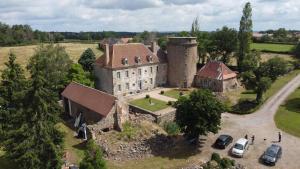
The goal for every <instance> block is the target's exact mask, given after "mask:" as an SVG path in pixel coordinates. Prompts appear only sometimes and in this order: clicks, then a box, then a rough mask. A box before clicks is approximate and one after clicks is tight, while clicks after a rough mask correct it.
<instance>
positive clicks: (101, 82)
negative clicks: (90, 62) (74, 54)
mask: <svg viewBox="0 0 300 169" xmlns="http://www.w3.org/2000/svg"><path fill="white" fill-rule="evenodd" d="M94 74H95V76H96V78H95V87H96V89H98V90H101V91H104V92H106V93H109V94H113V76H112V70H111V69H106V68H102V67H100V66H99V65H94Z"/></svg>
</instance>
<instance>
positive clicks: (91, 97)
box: [61, 82, 117, 117]
mask: <svg viewBox="0 0 300 169" xmlns="http://www.w3.org/2000/svg"><path fill="white" fill-rule="evenodd" d="M61 95H62V96H63V97H65V98H67V99H69V100H71V101H73V102H75V103H77V104H79V105H81V106H83V107H86V108H88V109H89V110H92V111H94V112H96V113H99V114H100V115H102V116H104V117H105V116H107V114H108V113H109V112H110V111H111V109H112V108H113V106H114V105H115V101H116V100H117V98H116V97H114V96H112V95H110V94H107V93H104V92H102V91H99V90H96V89H93V88H90V87H87V86H84V85H81V84H78V83H75V82H71V83H70V84H69V85H68V86H67V87H66V88H65V90H64V91H63V92H62V94H61Z"/></svg>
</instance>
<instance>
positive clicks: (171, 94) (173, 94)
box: [163, 89, 191, 99]
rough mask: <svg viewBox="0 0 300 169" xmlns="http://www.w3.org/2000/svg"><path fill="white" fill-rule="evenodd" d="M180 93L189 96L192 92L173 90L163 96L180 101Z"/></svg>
mask: <svg viewBox="0 0 300 169" xmlns="http://www.w3.org/2000/svg"><path fill="white" fill-rule="evenodd" d="M180 92H183V95H189V94H190V93H191V91H189V90H178V89H173V90H169V91H165V93H164V94H163V95H165V96H168V97H171V98H174V99H179V97H180Z"/></svg>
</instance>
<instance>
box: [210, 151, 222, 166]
mask: <svg viewBox="0 0 300 169" xmlns="http://www.w3.org/2000/svg"><path fill="white" fill-rule="evenodd" d="M211 160H212V161H215V162H217V163H218V164H219V163H220V162H221V157H220V155H219V154H218V153H212V155H211Z"/></svg>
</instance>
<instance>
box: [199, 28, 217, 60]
mask: <svg viewBox="0 0 300 169" xmlns="http://www.w3.org/2000/svg"><path fill="white" fill-rule="evenodd" d="M197 42H198V45H197V48H198V55H199V62H201V63H202V64H204V63H205V61H206V58H207V55H208V53H209V54H210V55H212V54H213V52H214V50H215V46H214V45H213V43H212V39H211V35H210V33H208V32H200V33H199V34H198V36H197Z"/></svg>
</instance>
